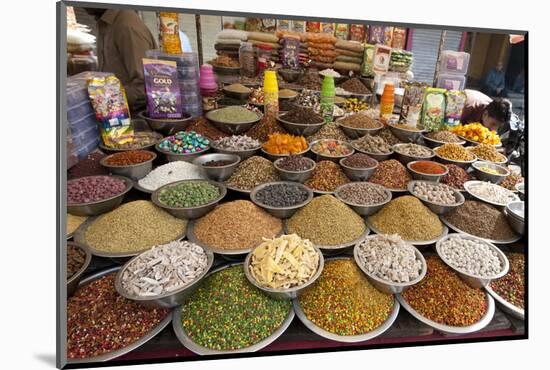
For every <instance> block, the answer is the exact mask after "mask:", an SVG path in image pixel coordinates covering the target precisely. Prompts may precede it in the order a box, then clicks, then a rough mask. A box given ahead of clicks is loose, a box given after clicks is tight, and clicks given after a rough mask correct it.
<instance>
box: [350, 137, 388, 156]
mask: <svg viewBox="0 0 550 370" xmlns="http://www.w3.org/2000/svg"><path fill="white" fill-rule="evenodd" d="M351 143H352V145H353V147H354V148H355V149H356V150H360V151H362V152H367V153H379V154H386V153H390V152H391V151H392V148H391V146H390V145H389V144H388V143H387V142H386V141H385V140H384V139H382V138H381V137H380V136H372V135H369V134H366V135H365V136H362V137H360V138H359V139H355V140H353V141H352V142H351Z"/></svg>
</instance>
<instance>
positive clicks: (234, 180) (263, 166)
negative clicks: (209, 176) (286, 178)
mask: <svg viewBox="0 0 550 370" xmlns="http://www.w3.org/2000/svg"><path fill="white" fill-rule="evenodd" d="M273 181H279V175H278V174H277V171H276V170H275V167H274V166H273V163H271V161H269V160H268V159H265V158H263V157H258V156H253V157H250V158H248V159H246V160H244V161H242V162H241V163H239V166H238V167H237V168H236V169H235V172H233V175H231V177H230V178H229V179H228V180H227V181H226V182H225V184H226V185H227V186H231V187H233V188H237V189H241V190H245V191H247V190H252V189H253V188H255V187H256V186H258V185H261V184H265V183H266V182H273Z"/></svg>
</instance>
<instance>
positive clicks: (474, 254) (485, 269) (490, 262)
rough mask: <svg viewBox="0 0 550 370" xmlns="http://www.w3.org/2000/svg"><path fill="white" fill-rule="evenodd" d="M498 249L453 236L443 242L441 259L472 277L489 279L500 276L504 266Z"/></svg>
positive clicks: (481, 242) (480, 242) (479, 241)
mask: <svg viewBox="0 0 550 370" xmlns="http://www.w3.org/2000/svg"><path fill="white" fill-rule="evenodd" d="M495 248H496V247H494V246H492V245H490V244H488V243H486V242H484V241H482V240H475V239H464V238H462V237H460V236H459V235H452V236H450V237H449V238H448V239H447V240H444V241H443V242H441V245H440V253H441V257H442V258H443V260H445V262H447V263H448V264H449V265H451V266H453V267H454V268H456V269H457V270H459V271H462V272H466V273H468V274H470V275H474V276H479V277H485V278H489V277H491V276H496V275H498V274H499V273H500V272H501V271H502V269H503V267H504V266H503V265H502V263H501V261H500V258H499V257H498V253H497V251H496V250H495Z"/></svg>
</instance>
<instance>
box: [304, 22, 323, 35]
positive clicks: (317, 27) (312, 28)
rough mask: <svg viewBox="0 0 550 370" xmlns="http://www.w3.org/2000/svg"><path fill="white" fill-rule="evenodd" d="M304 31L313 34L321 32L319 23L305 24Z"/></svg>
mask: <svg viewBox="0 0 550 370" xmlns="http://www.w3.org/2000/svg"><path fill="white" fill-rule="evenodd" d="M306 30H307V32H313V33H319V32H321V22H309V21H308V22H306Z"/></svg>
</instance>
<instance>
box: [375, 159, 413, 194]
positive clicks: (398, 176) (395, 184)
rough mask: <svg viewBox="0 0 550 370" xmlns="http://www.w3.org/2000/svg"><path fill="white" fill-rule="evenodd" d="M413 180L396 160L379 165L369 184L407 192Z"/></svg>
mask: <svg viewBox="0 0 550 370" xmlns="http://www.w3.org/2000/svg"><path fill="white" fill-rule="evenodd" d="M411 180H412V177H411V175H410V174H409V171H407V169H406V168H405V166H403V165H402V164H401V162H399V161H397V160H395V159H389V160H387V161H382V162H380V163H378V167H377V168H376V169H375V170H374V172H373V174H372V175H371V176H370V177H369V182H372V183H375V184H379V185H382V186H385V187H386V188H388V189H396V190H405V189H407V185H408V183H409V181H411Z"/></svg>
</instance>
